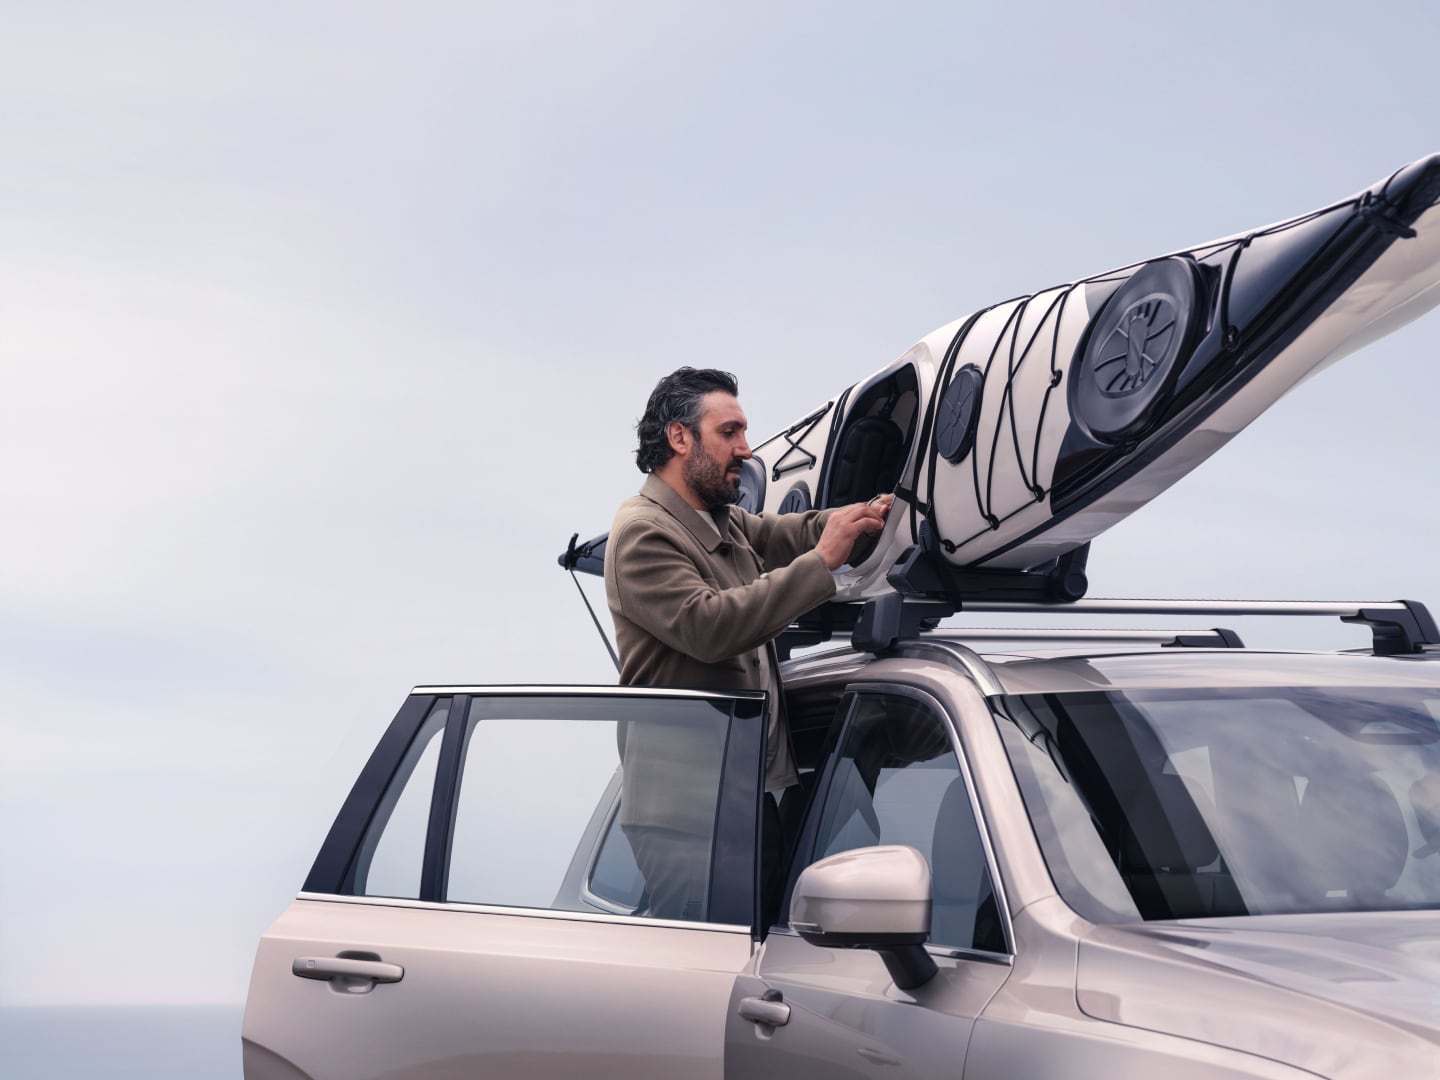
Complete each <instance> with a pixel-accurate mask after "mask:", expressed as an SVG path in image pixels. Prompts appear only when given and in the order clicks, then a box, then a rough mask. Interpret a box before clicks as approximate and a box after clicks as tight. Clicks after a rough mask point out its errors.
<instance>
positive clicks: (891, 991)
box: [726, 684, 1013, 1080]
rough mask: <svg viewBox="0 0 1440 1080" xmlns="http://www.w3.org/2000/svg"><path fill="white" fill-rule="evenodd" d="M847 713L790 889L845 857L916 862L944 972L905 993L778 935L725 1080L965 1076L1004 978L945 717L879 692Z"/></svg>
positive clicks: (1001, 905)
mask: <svg viewBox="0 0 1440 1080" xmlns="http://www.w3.org/2000/svg"><path fill="white" fill-rule="evenodd" d="M844 708H845V711H846V716H845V720H844V724H843V727H842V728H841V730H840V734H839V737H838V741H837V743H836V745H835V746H834V747H833V749H832V750H831V752H830V754H829V757H828V761H827V762H826V764H825V766H824V773H823V775H822V777H821V779H820V782H819V788H818V790H817V796H816V798H815V800H814V802H813V804H812V807H811V811H810V814H809V816H808V819H807V822H806V824H805V827H804V828H803V830H802V832H801V835H800V837H799V840H798V843H797V853H796V856H795V860H794V867H793V870H792V873H791V882H792V886H793V882H794V878H795V876H796V875H798V873H799V871H800V870H801V869H803V868H804V867H805V866H807V865H809V864H810V863H811V862H814V861H816V860H818V859H821V858H824V857H826V856H829V855H834V854H836V853H838V852H841V851H847V850H852V849H855V848H862V847H868V846H871V845H876V844H906V845H909V846H911V847H914V848H916V849H917V850H918V851H919V852H920V853H921V854H922V855H924V856H925V858H926V860H927V861H928V862H929V863H930V866H931V872H932V877H933V882H932V913H931V924H930V925H931V930H930V939H929V944H928V945H927V946H926V948H927V951H929V952H930V954H931V956H932V958H933V959H934V961H935V964H936V966H937V967H938V969H939V971H938V973H937V974H936V975H935V977H934V978H933V979H931V980H930V981H929V982H927V983H925V984H924V985H922V986H919V987H917V988H915V989H913V990H908V991H907V990H901V989H899V988H897V987H896V986H895V983H894V981H893V979H892V978H891V976H890V973H889V972H888V971H887V970H886V966H885V963H884V961H883V960H882V959H881V958H880V956H879V954H877V953H875V952H873V951H871V950H868V949H843V948H825V947H821V946H817V945H812V944H810V943H808V942H806V941H805V940H803V939H802V938H801V937H800V936H799V935H798V934H795V933H794V932H792V931H791V930H790V929H789V928H788V927H786V926H784V925H781V926H778V927H772V928H771V929H770V932H769V934H768V936H767V937H766V940H765V943H764V945H763V946H762V948H761V951H760V952H759V954H758V955H757V956H756V959H755V963H754V965H753V967H752V970H751V971H750V972H749V973H747V975H746V976H745V977H743V978H742V979H740V980H738V981H737V984H736V988H735V993H734V998H733V1000H732V1002H731V1011H730V1014H729V1016H728V1017H727V1025H728V1028H727V1035H726V1039H727V1058H726V1076H727V1077H732V1078H739V1077H746V1078H756V1080H764V1078H768V1077H776V1078H779V1077H794V1076H806V1077H814V1078H817V1080H827V1078H832V1077H833V1078H840V1077H845V1078H855V1077H888V1078H893V1080H902V1078H905V1077H916V1078H919V1077H934V1076H959V1075H960V1072H961V1068H962V1066H963V1063H964V1060H965V1051H966V1047H967V1044H968V1042H969V1038H970V1032H971V1029H972V1028H973V1026H974V1023H975V1018H976V1017H977V1016H978V1015H979V1014H980V1012H981V1011H982V1010H983V1009H984V1007H985V1005H986V1004H987V1003H988V1002H989V1001H990V999H991V998H992V997H993V996H994V995H995V993H996V991H998V990H999V989H1000V986H1001V985H1002V984H1003V983H1004V981H1005V980H1006V978H1008V976H1009V974H1010V970H1011V965H1012V962H1013V946H1012V941H1013V935H1012V932H1011V929H1010V924H1009V916H1008V913H1007V911H1006V906H1005V902H1004V895H1003V892H1002V891H1001V889H1000V887H999V878H998V875H997V874H996V871H995V863H994V859H993V857H992V853H991V851H990V846H989V841H988V839H987V838H986V834H985V830H984V829H983V826H982V822H983V819H982V818H981V816H980V814H979V807H978V803H977V802H976V800H975V799H974V796H973V795H972V791H973V785H972V784H971V783H970V782H969V780H970V778H969V774H968V769H967V768H966V766H965V764H964V758H963V756H962V755H961V754H960V748H959V744H958V742H957V740H956V739H955V737H954V735H953V733H952V731H951V728H950V724H949V722H948V719H947V716H946V713H945V710H944V707H943V706H942V705H941V704H940V702H939V701H937V700H936V699H935V698H934V697H932V696H930V695H929V694H926V693H924V692H923V691H920V690H918V689H914V688H910V687H904V686H891V685H879V684H876V685H867V686H864V687H859V688H856V691H855V692H853V693H852V694H850V695H849V697H848V701H847V704H846V705H845V706H844ZM784 917H785V916H784V915H782V919H783V918H784ZM757 1001H759V1002H763V1003H768V1005H769V1008H766V1006H765V1005H757V1004H755V1003H756V1002H757ZM777 1007H779V1008H777ZM767 1018H769V1019H772V1020H778V1021H779V1022H778V1023H767V1022H765V1021H766V1019H767Z"/></svg>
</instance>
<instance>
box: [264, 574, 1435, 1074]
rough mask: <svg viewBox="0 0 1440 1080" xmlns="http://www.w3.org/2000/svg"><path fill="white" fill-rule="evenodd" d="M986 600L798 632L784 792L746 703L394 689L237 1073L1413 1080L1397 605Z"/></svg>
mask: <svg viewBox="0 0 1440 1080" xmlns="http://www.w3.org/2000/svg"><path fill="white" fill-rule="evenodd" d="M987 611H1005V612H1007V613H1014V612H1026V613H1028V614H1027V615H1026V616H1025V617H1026V618H1028V619H1030V620H1031V621H1032V622H1033V623H1034V624H1035V625H1033V626H1030V627H1026V628H1018V629H991V630H985V629H981V628H978V627H975V626H969V625H965V626H956V625H953V623H954V620H953V619H951V620H948V621H944V620H943V617H944V616H946V615H948V614H951V613H952V612H953V608H951V609H947V608H946V607H945V606H944V605H941V604H937V602H936V601H935V600H934V598H933V597H932V598H924V597H918V598H917V597H914V596H906V595H903V594H901V593H898V592H897V593H896V594H895V595H894V597H893V598H877V599H872V600H870V601H868V602H867V603H866V604H865V605H864V606H863V607H862V608H860V609H859V610H854V609H853V608H852V609H851V615H852V616H853V618H850V619H848V620H847V619H845V618H840V617H838V615H837V613H835V612H831V613H830V616H829V617H827V619H826V620H825V626H824V627H820V628H818V629H817V627H819V624H818V623H816V622H813V621H812V623H811V624H810V625H808V626H806V627H799V628H796V630H795V632H794V633H792V634H791V635H790V636H789V637H788V638H787V639H784V640H783V641H782V645H784V646H786V647H787V651H788V649H789V648H790V647H794V648H796V649H798V647H799V646H800V645H802V644H803V645H807V646H809V647H808V648H807V649H805V650H803V651H797V652H795V653H794V654H793V655H792V656H791V657H790V658H789V659H787V660H786V663H785V666H784V690H783V695H784V700H783V705H784V708H785V710H786V714H787V716H788V721H789V725H790V729H791V732H792V741H793V747H794V752H795V760H796V762H797V763H798V765H799V768H800V774H801V783H800V784H799V785H796V786H792V787H790V788H788V789H786V790H785V792H784V793H783V795H781V796H780V798H779V799H778V802H777V801H776V800H775V799H774V798H773V796H772V795H768V794H767V793H765V792H764V791H763V790H762V777H763V775H764V769H763V766H764V745H765V735H764V733H765V730H766V721H767V715H768V713H769V711H770V710H771V709H773V708H774V707H776V705H777V704H778V703H777V702H773V701H768V700H767V699H766V697H765V695H763V694H759V693H756V692H735V693H717V692H709V691H701V690H681V689H676V690H668V689H658V688H624V687H614V686H604V687H599V686H596V687H581V686H477V685H470V684H463V683H456V684H437V685H427V686H420V687H417V688H415V689H414V690H413V691H411V693H410V694H409V695H408V696H407V698H406V699H405V701H404V703H403V704H402V706H401V707H400V710H399V712H398V713H397V714H396V715H395V717H394V719H393V721H392V722H391V723H390V725H389V727H388V728H386V729H385V731H384V733H383V735H381V737H380V739H379V742H378V745H377V746H376V748H375V751H374V753H373V755H372V756H371V757H370V759H369V761H368V762H367V764H366V765H365V766H364V768H363V770H362V772H361V774H360V776H359V777H358V779H357V780H356V782H355V784H354V787H353V789H352V791H351V792H350V795H349V797H348V798H347V799H346V800H345V802H344V804H343V806H342V807H341V808H340V811H339V814H338V816H337V817H336V819H335V821H334V824H333V826H332V827H331V829H330V831H329V834H328V835H327V837H326V838H325V840H324V842H323V844H322V846H321V847H320V850H319V852H318V854H317V856H316V859H315V862H314V865H313V867H312V869H311V871H310V874H309V877H308V878H307V879H306V881H305V883H304V887H303V890H302V891H301V892H300V893H299V895H298V896H297V897H296V898H295V900H294V901H293V902H292V903H291V904H290V906H289V907H288V909H287V910H285V912H284V913H283V914H282V915H281V916H280V917H279V918H278V920H277V921H276V922H275V923H274V925H273V926H271V927H270V929H269V930H268V931H267V932H266V933H265V935H264V937H263V938H262V940H261V942H260V944H259V948H258V950H257V954H256V957H255V963H254V970H253V975H252V979H251V984H250V990H249V997H248V1001H247V1005H246V1011H245V1020H244V1030H243V1058H244V1072H245V1076H246V1078H247V1080H299V1078H302V1077H309V1078H314V1080H322V1078H330V1077H344V1078H346V1080H368V1078H377V1080H378V1078H380V1077H387V1078H398V1077H405V1078H407V1080H430V1078H440V1077H444V1078H461V1077H467V1078H468V1077H526V1078H549V1077H557V1078H558V1077H567V1078H568V1077H575V1076H585V1077H612V1076H613V1077H629V1078H646V1077H656V1078H659V1077H678V1076H684V1077H713V1078H717V1080H718V1078H722V1077H723V1078H736V1077H757V1078H765V1077H772V1076H774V1077H780V1076H785V1077H795V1076H804V1077H814V1078H820V1080H828V1078H838V1077H891V1078H897V1080H899V1078H906V1077H960V1078H963V1080H1002V1078H1003V1080H1017V1078H1027V1077H1033V1078H1047V1080H1048V1078H1053V1077H1106V1078H1114V1077H1147V1078H1148V1077H1166V1078H1207V1080H1210V1078H1220V1077H1225V1078H1239V1077H1250V1078H1255V1077H1266V1078H1281V1077H1287V1078H1295V1080H1299V1078H1301V1077H1306V1078H1313V1077H1316V1076H1321V1077H1332V1078H1361V1077H1367V1078H1368V1077H1384V1078H1385V1080H1402V1078H1415V1080H1419V1078H1422V1077H1423V1078H1433V1077H1434V1076H1436V1075H1437V1074H1440V915H1437V912H1440V663H1437V660H1440V633H1437V630H1436V627H1435V624H1434V621H1433V620H1432V619H1431V617H1430V615H1429V613H1428V611H1427V610H1426V609H1425V608H1424V606H1423V605H1421V604H1418V603H1414V602H1395V603H1383V604H1362V603H1356V604H1302V603H1297V604H1266V603H1229V604H1217V603H1201V602H1159V601H1136V602H1126V601H1103V600H1079V601H1075V602H1072V603H1069V604H1064V605H1058V606H1057V605H1053V604H1050V605H1046V604H1037V603H1034V602H1033V601H1030V600H1026V599H1023V598H1022V599H1020V600H1010V601H1006V600H997V601H993V602H978V603H974V604H972V605H970V612H962V613H961V614H960V618H961V619H963V620H965V621H966V622H967V623H968V622H971V621H973V620H974V618H975V616H976V615H977V614H978V615H980V616H982V617H983V616H984V614H985V612H987ZM1087 614H1104V615H1124V616H1129V617H1133V618H1131V619H1130V621H1131V622H1132V624H1138V623H1141V622H1144V621H1148V620H1149V618H1150V617H1151V616H1155V615H1159V614H1163V615H1166V616H1169V617H1170V618H1171V619H1172V621H1175V622H1192V621H1195V620H1206V621H1208V620H1210V619H1212V618H1213V617H1215V616H1220V617H1222V618H1226V619H1228V618H1229V617H1230V616H1235V617H1240V616H1248V615H1259V614H1267V615H1279V614H1287V615H1292V616H1295V617H1297V618H1298V617H1302V616H1304V617H1320V616H1325V617H1337V616H1338V617H1340V618H1342V619H1345V620H1347V621H1350V622H1354V623H1357V624H1359V625H1361V626H1363V627H1368V628H1369V630H1370V631H1371V641H1370V644H1369V647H1367V648H1364V649H1355V650H1347V651H1343V652H1313V651H1288V652H1287V651H1279V650H1256V649H1248V648H1245V647H1244V646H1243V644H1242V642H1241V641H1240V638H1239V636H1238V635H1237V634H1236V633H1235V632H1233V631H1232V630H1229V629H1209V628H1204V627H1203V626H1202V627H1200V628H1196V629H1185V630H1170V629H1167V630H1151V629H1138V628H1137V629H1125V630H1085V629H1078V628H1075V625H1074V624H1075V621H1076V619H1077V618H1082V617H1083V616H1085V615H1087ZM1142 616H1143V617H1145V618H1143V619H1142ZM937 620H942V621H939V622H938V623H937ZM847 622H848V624H849V625H847ZM847 633H848V635H849V638H850V640H849V641H848V642H846V641H844V640H843V638H844V636H845V635H846V634H847ZM827 635H828V636H830V638H831V640H829V641H821V640H819V639H820V638H824V637H826V636H827ZM657 793H658V795H657ZM657 797H659V798H660V799H661V801H662V802H664V803H665V813H668V814H671V815H672V816H671V817H669V818H666V817H665V816H664V814H659V816H657V813H658V812H652V811H645V809H644V807H645V805H646V803H647V800H650V801H653V800H655V799H656V798H657ZM667 800H668V801H667ZM647 815H648V816H647ZM662 821H668V825H669V827H668V828H665V829H661V828H659V827H658V824H659V823H660V822H662ZM677 881H678V882H679V884H677ZM687 882H688V884H687Z"/></svg>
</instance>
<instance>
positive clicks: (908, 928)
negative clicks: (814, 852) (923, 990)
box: [790, 844, 936, 990]
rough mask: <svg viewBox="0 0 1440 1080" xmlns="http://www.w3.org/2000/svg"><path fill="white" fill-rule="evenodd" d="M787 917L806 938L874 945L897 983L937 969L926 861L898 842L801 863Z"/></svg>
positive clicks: (915, 981) (910, 984) (909, 984)
mask: <svg viewBox="0 0 1440 1080" xmlns="http://www.w3.org/2000/svg"><path fill="white" fill-rule="evenodd" d="M790 925H791V927H792V928H793V929H794V930H795V932H796V933H798V934H799V935H800V936H801V937H802V938H804V939H805V940H806V941H808V942H810V944H812V945H820V946H824V947H826V948H832V949H833V948H840V949H874V950H875V951H876V952H878V953H879V954H880V958H881V959H882V960H884V961H885V967H886V969H887V970H888V971H889V972H890V977H891V978H892V979H894V980H895V985H896V986H898V987H899V988H900V989H901V990H913V989H914V988H915V987H917V986H923V985H924V984H925V983H927V982H929V981H930V980H931V979H932V978H934V977H935V972H936V967H935V961H934V960H932V959H931V958H930V954H929V953H928V952H926V951H925V948H924V945H925V941H926V939H928V938H929V937H930V867H929V865H928V864H927V863H926V862H925V856H923V855H921V854H920V852H918V851H916V850H915V849H914V848H912V847H907V846H905V845H903V844H885V845H880V846H878V847H868V848H856V849H855V850H854V851H842V852H840V853H839V854H838V855H831V856H830V857H829V858H826V859H821V860H820V861H819V862H817V863H812V864H811V865H810V866H807V867H806V868H805V869H804V871H802V872H801V874H800V879H799V880H798V881H796V883H795V893H794V896H793V898H792V899H791V901H790Z"/></svg>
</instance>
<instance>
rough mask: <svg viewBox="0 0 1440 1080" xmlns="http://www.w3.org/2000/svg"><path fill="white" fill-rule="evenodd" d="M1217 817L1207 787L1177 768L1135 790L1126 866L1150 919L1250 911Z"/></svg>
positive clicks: (1127, 816)
mask: <svg viewBox="0 0 1440 1080" xmlns="http://www.w3.org/2000/svg"><path fill="white" fill-rule="evenodd" d="M1214 816H1215V812H1214V805H1213V804H1212V803H1211V801H1210V797H1209V796H1208V795H1206V794H1205V791H1204V790H1203V789H1202V788H1201V787H1200V786H1199V785H1198V784H1195V783H1188V784H1187V783H1186V781H1185V778H1184V777H1183V776H1180V775H1178V774H1176V773H1161V774H1159V775H1158V776H1153V777H1151V778H1150V780H1149V782H1147V783H1142V784H1140V785H1139V786H1137V787H1136V789H1135V791H1134V792H1132V793H1131V795H1130V798H1129V801H1128V803H1127V806H1126V811H1125V820H1126V822H1127V823H1128V826H1129V827H1128V830H1127V833H1126V836H1125V839H1124V842H1123V843H1122V845H1121V866H1120V871H1121V874H1122V875H1123V876H1124V878H1125V884H1126V887H1127V888H1129V890H1130V894H1131V896H1133V897H1134V898H1135V906H1136V907H1137V908H1139V909H1140V914H1141V915H1142V916H1143V917H1144V918H1147V919H1183V918H1203V917H1206V916H1211V915H1244V914H1246V913H1247V912H1246V908H1245V905H1244V903H1243V902H1242V900H1241V897H1240V892H1239V890H1238V889H1237V888H1236V886H1235V879H1234V877H1233V876H1232V875H1231V874H1230V873H1229V872H1228V871H1227V870H1226V869H1225V864H1224V860H1223V859H1221V857H1220V846H1219V844H1217V843H1216V841H1215V834H1214V833H1212V832H1211V831H1210V826H1209V825H1208V824H1207V819H1210V820H1213V819H1214Z"/></svg>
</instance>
